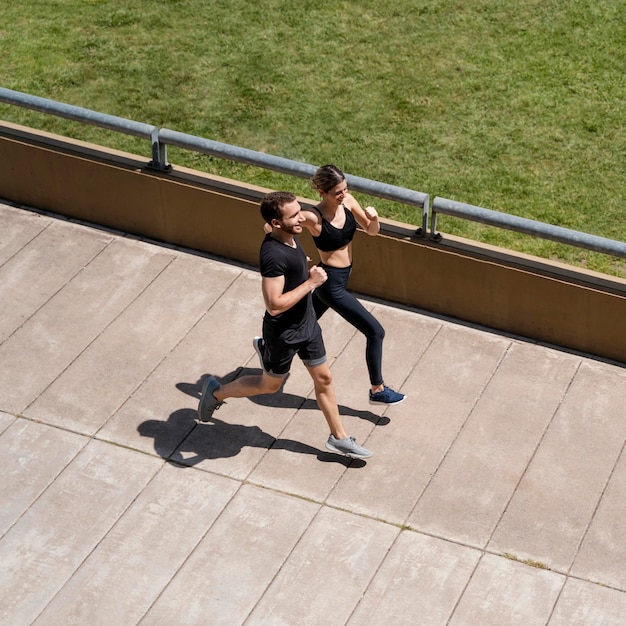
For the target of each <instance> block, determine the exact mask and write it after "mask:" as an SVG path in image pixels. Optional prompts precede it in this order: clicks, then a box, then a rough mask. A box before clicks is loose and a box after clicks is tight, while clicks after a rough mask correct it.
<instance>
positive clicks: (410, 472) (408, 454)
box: [328, 321, 508, 534]
mask: <svg viewBox="0 0 626 626" xmlns="http://www.w3.org/2000/svg"><path fill="white" fill-rule="evenodd" d="M430 324H431V321H428V323H427V326H426V337H428V336H429V335H430V332H431V330H430V329H431V326H430ZM416 327H417V324H416ZM437 329H438V332H437V334H436V336H434V338H433V339H432V341H431V342H430V343H429V345H428V349H427V350H426V352H424V354H423V355H422V357H421V358H420V361H419V363H418V364H417V365H416V367H415V368H414V369H413V371H412V373H411V375H410V376H409V378H408V379H407V381H406V382H405V384H404V385H403V390H404V391H406V392H407V393H408V394H409V398H408V399H407V400H405V401H404V402H403V403H402V404H399V405H397V406H392V407H389V408H388V409H387V411H386V412H385V416H386V417H387V416H389V418H388V419H389V423H387V424H385V425H384V426H378V427H376V428H374V429H373V431H372V434H371V436H370V437H369V439H368V440H367V445H368V446H369V447H370V448H371V450H373V451H374V454H375V455H376V456H375V457H373V462H371V463H369V464H368V471H367V472H361V473H346V474H345V475H344V476H343V477H342V479H341V481H340V482H339V484H338V485H337V486H336V487H335V489H334V490H333V492H332V494H331V495H330V496H329V498H328V502H329V504H331V505H333V506H338V507H349V508H350V510H352V511H355V512H359V513H361V514H363V515H374V516H377V517H382V519H385V520H386V521H388V522H392V523H395V524H403V523H405V522H406V521H407V518H408V516H409V515H410V514H411V511H412V510H413V508H414V506H415V504H416V503H417V501H418V500H419V498H420V496H421V495H422V492H423V491H424V489H425V488H426V486H427V485H428V484H429V482H430V480H431V479H432V476H433V475H434V474H435V472H436V471H437V468H438V467H439V465H440V464H441V462H442V459H443V458H444V457H445V455H446V453H447V451H448V449H449V448H450V445H451V442H452V441H454V439H455V438H456V437H457V435H458V433H459V431H460V429H461V428H462V425H463V423H464V422H465V421H466V419H467V416H468V414H469V413H470V411H471V410H472V407H473V406H474V404H475V402H476V400H477V398H478V397H479V396H480V394H481V393H482V391H483V388H484V386H485V385H486V384H487V382H488V380H489V379H490V378H491V377H492V376H493V373H494V371H495V370H496V368H497V366H498V363H499V362H500V360H501V358H502V355H503V354H504V351H505V349H506V347H507V346H508V341H503V340H501V339H499V338H496V339H494V338H492V337H491V336H485V335H484V334H481V333H479V332H477V331H475V330H472V329H466V328H462V327H458V326H454V325H450V324H447V323H445V324H442V325H440V326H438V327H437ZM416 332H417V331H416ZM477 355H480V357H478V356H477ZM383 512H384V515H383ZM417 514H420V511H418V513H417ZM417 514H416V517H415V519H414V520H409V522H408V523H409V524H411V525H413V524H417V522H416V521H415V520H416V519H417ZM420 523H422V522H421V521H420ZM438 523H439V518H438V517H436V523H435V524H433V528H432V529H431V530H433V532H434V533H435V534H436V533H437V532H438Z"/></svg>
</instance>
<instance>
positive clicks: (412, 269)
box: [0, 123, 626, 362]
mask: <svg viewBox="0 0 626 626" xmlns="http://www.w3.org/2000/svg"><path fill="white" fill-rule="evenodd" d="M148 148H149V146H147V147H146V151H148ZM148 160H149V158H148V157H147V156H146V157H145V158H140V157H137V156H135V155H131V154H127V153H121V152H117V151H113V150H108V149H104V148H102V147H99V146H94V145H91V144H85V143H82V142H77V141H72V140H68V139H66V138H62V137H58V136H54V135H50V134H46V133H42V132H38V131H33V130H32V129H26V128H24V127H20V126H16V125H13V124H8V123H0V197H2V198H5V199H7V200H10V201H12V202H16V203H20V204H24V205H27V206H32V207H36V208H39V209H44V210H48V211H52V212H55V213H59V214H62V215H65V216H68V217H73V218H77V219H81V220H85V221H89V222H93V223H96V224H101V225H104V226H107V227H110V228H114V229H118V230H121V231H124V232H129V233H132V234H135V235H139V236H143V237H148V238H152V239H156V240H160V241H164V242H168V243H172V244H175V245H179V246H186V247H189V248H193V249H197V250H201V251H206V252H209V253H211V254H215V255H218V256H222V257H225V258H227V259H233V260H236V261H240V262H243V263H247V264H250V265H257V259H258V248H259V244H260V241H261V239H262V236H263V235H262V226H263V222H262V220H261V217H260V215H259V211H258V202H259V199H260V198H261V197H262V195H263V194H264V193H265V192H266V191H267V190H266V189H262V188H259V187H254V186H250V185H245V184H242V183H238V182H236V181H231V180H227V179H223V178H219V177H215V176H209V175H206V174H203V173H201V172H197V171H193V170H187V169H184V168H179V167H174V168H173V170H172V171H171V172H170V173H162V172H156V171H152V170H150V169H148V168H147V167H146V164H147V161H148ZM302 202H303V203H304V204H305V205H306V204H307V203H309V204H310V203H311V202H312V201H311V200H307V199H302ZM414 230H415V226H411V225H406V224H400V223H397V222H391V221H383V230H382V233H381V234H380V235H379V236H377V237H368V236H367V235H365V234H364V233H363V232H358V233H357V236H356V238H355V242H354V246H355V266H354V270H353V274H352V278H351V282H350V286H351V289H352V290H353V291H356V292H359V293H362V294H366V295H370V296H375V297H379V298H383V299H386V300H390V301H392V302H397V303H401V304H406V305H410V306H415V307H419V308H422V309H425V310H427V311H431V312H433V313H437V314H442V315H446V316H451V317H455V318H458V319H461V320H465V321H468V322H473V323H476V324H481V325H484V326H487V327H490V328H493V329H496V330H501V331H504V332H508V333H514V334H518V335H521V336H524V337H528V338H530V339H534V340H537V341H541V342H548V343H552V344H555V345H558V346H562V347H565V348H568V349H572V350H576V351H581V352H586V353H589V354H594V355H597V356H600V357H604V358H608V359H612V360H615V361H620V362H626V333H625V332H624V328H623V326H624V322H623V321H624V318H625V315H626V281H624V280H620V279H614V278H612V277H609V276H605V275H601V274H597V273H593V272H586V271H584V270H579V269H577V268H573V267H569V266H565V265H562V264H558V263H551V262H548V261H544V260H540V259H537V258H534V257H529V256H525V255H521V254H515V253H511V252H507V251H505V250H502V249H499V248H494V247H492V246H484V245H478V244H475V243H473V242H470V241H467V240H463V239H459V238H454V237H444V240H443V241H442V242H441V243H434V242H431V241H429V240H421V239H415V238H413V237H412V233H413V232H414ZM302 241H303V243H304V245H305V248H306V249H307V252H308V253H309V255H310V256H311V257H312V258H313V259H314V260H316V259H317V258H318V257H317V254H316V252H315V248H314V247H313V246H312V241H311V239H310V237H309V236H308V235H306V234H305V235H303V236H302Z"/></svg>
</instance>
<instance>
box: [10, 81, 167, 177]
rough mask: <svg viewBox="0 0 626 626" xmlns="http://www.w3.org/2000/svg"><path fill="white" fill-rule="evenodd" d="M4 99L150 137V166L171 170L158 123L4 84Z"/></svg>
mask: <svg viewBox="0 0 626 626" xmlns="http://www.w3.org/2000/svg"><path fill="white" fill-rule="evenodd" d="M0 102H5V103H7V104H14V105H17V106H20V107H23V108H25V109H33V110H35V111H40V112H41V113H47V114H50V115H56V116H58V117H64V118H66V119H70V120H74V121H76V122H82V123H84V124H89V125H91V126H99V127H101V128H106V129H108V130H114V131H117V132H120V133H124V134H126V135H134V136H135V137H141V138H142V139H149V140H150V144H151V146H152V161H151V162H150V163H149V165H150V166H151V167H155V168H157V169H167V155H166V154H165V152H164V151H163V150H162V149H161V147H160V145H159V129H158V128H157V127H156V126H151V125H150V124H144V123H143V122H135V121H134V120H129V119H126V118H124V117H117V116H115V115H108V114H107V113H99V112H98V111H92V110H91V109H84V108H83V107H77V106H73V105H71V104H64V103H63V102H57V101H56V100H49V99H48V98H40V97H39V96H31V95H30V94H27V93H22V92H20V91H13V90H12V89H6V88H4V87H0Z"/></svg>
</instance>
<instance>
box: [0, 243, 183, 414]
mask: <svg viewBox="0 0 626 626" xmlns="http://www.w3.org/2000/svg"><path fill="white" fill-rule="evenodd" d="M170 259H171V255H170V254H168V253H165V252H162V251H160V250H159V249H158V248H156V247H155V246H151V247H150V246H146V245H144V244H141V243H140V242H135V241H131V240H125V239H122V238H119V239H115V240H114V241H113V242H112V243H111V244H110V245H109V246H108V247H107V248H106V249H105V250H103V252H102V253H100V254H99V255H98V256H97V257H95V258H94V259H93V260H92V261H91V262H90V263H89V264H88V265H87V266H86V267H85V268H84V269H83V270H82V271H80V272H79V273H78V274H77V275H76V276H75V277H74V278H73V279H72V280H71V281H70V282H68V283H67V284H66V286H65V287H63V288H62V289H61V290H60V291H59V292H58V293H56V295H55V296H54V297H53V298H52V299H50V300H49V301H48V302H47V303H46V305H45V306H43V307H42V308H41V310H39V311H38V313H37V316H36V318H34V319H30V320H29V321H28V322H26V323H25V324H24V325H23V326H21V327H20V328H19V330H18V331H16V332H15V333H13V334H12V335H11V337H9V338H8V339H7V340H6V341H4V342H3V343H2V344H0V394H1V395H2V398H3V402H4V407H3V408H4V409H5V410H9V411H12V412H15V413H21V412H22V411H24V409H25V408H26V407H27V406H29V405H30V404H31V403H32V402H33V401H34V400H36V399H37V397H38V396H39V395H40V394H41V392H42V391H43V390H44V389H45V388H46V387H48V385H49V384H50V383H51V382H52V381H53V380H55V379H56V378H57V377H58V376H59V374H60V373H61V372H62V371H63V370H64V369H65V368H67V367H68V366H69V365H71V363H72V361H73V360H74V359H75V358H76V357H77V356H78V355H79V354H80V353H81V352H82V351H83V350H84V349H85V348H86V347H87V346H88V345H89V344H90V343H91V342H92V341H93V340H94V339H95V338H96V337H97V336H98V335H99V334H100V333H101V332H102V331H103V330H104V329H105V328H106V326H108V324H110V323H111V322H112V321H113V320H114V319H115V318H116V317H117V316H118V315H119V314H120V313H121V312H122V311H123V310H124V309H125V308H126V307H127V306H128V305H129V304H130V303H131V302H132V301H133V300H134V299H135V298H136V297H137V296H138V294H139V293H141V291H143V289H145V288H146V286H147V285H148V284H150V283H151V282H152V280H153V279H154V278H155V277H156V276H157V275H158V274H159V273H160V272H161V271H162V270H163V268H164V267H165V266H166V265H167V264H168V263H169V261H170ZM69 329H71V332H68V330H69Z"/></svg>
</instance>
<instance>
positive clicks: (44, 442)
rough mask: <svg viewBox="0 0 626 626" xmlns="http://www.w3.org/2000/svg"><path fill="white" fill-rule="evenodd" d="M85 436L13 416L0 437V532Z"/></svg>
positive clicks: (73, 453)
mask: <svg viewBox="0 0 626 626" xmlns="http://www.w3.org/2000/svg"><path fill="white" fill-rule="evenodd" d="M87 443H88V439H86V438H84V437H79V436H78V435H75V434H73V433H70V432H68V431H66V430H59V429H58V428H52V427H51V426H48V425H47V424H37V423H35V422H31V421H29V420H25V419H15V418H13V420H12V422H11V425H10V426H9V427H8V428H7V429H6V430H4V431H3V433H2V435H1V436H0V458H1V459H2V466H3V471H2V482H0V502H2V508H0V535H4V533H5V532H7V530H8V529H9V528H10V527H11V526H12V525H13V524H15V523H16V522H17V521H18V520H19V518H20V516H22V515H23V514H24V513H25V512H26V511H27V510H28V509H29V507H30V506H32V504H33V503H34V502H35V501H36V500H37V498H38V497H39V496H40V495H41V494H42V493H43V492H44V491H45V490H46V489H47V488H48V487H49V486H50V485H51V484H52V483H53V482H54V481H55V479H56V478H57V477H58V476H59V474H60V473H61V472H62V471H63V470H64V469H65V467H66V466H67V464H68V463H69V462H70V461H71V460H72V459H73V458H74V457H75V456H76V455H77V454H78V453H79V452H80V451H81V450H82V449H83V448H84V447H85V446H86V445H87Z"/></svg>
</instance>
